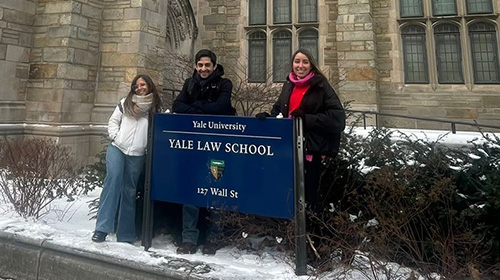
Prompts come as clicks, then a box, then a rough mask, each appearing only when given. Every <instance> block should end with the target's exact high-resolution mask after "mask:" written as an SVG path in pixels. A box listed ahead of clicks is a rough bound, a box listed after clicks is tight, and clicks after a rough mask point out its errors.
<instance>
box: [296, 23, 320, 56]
mask: <svg viewBox="0 0 500 280" xmlns="http://www.w3.org/2000/svg"><path fill="white" fill-rule="evenodd" d="M299 48H301V49H306V50H308V51H309V52H311V54H312V56H313V57H314V60H316V62H317V61H318V32H317V31H316V30H312V29H308V30H304V31H302V32H300V33H299Z"/></svg>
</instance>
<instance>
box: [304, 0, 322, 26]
mask: <svg viewBox="0 0 500 280" xmlns="http://www.w3.org/2000/svg"><path fill="white" fill-rule="evenodd" d="M316 1H317V0H299V22H312V21H317V20H318V5H317V4H316Z"/></svg>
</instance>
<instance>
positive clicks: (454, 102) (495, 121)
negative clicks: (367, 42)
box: [372, 0, 500, 130]
mask: <svg viewBox="0 0 500 280" xmlns="http://www.w3.org/2000/svg"><path fill="white" fill-rule="evenodd" d="M498 8H500V7H497V9H498ZM372 9H373V15H374V24H375V31H376V49H377V59H376V65H377V69H378V73H379V78H378V79H379V84H380V101H379V111H380V112H382V113H392V114H399V115H405V116H414V117H426V118H438V119H446V120H454V121H466V122H470V123H472V122H474V121H477V122H479V123H481V124H490V125H497V126H498V125H499V123H500V122H499V120H500V85H478V84H476V85H473V84H467V83H466V84H461V85H460V84H456V85H446V84H432V83H431V84H420V85H417V84H405V83H404V71H403V54H402V47H401V38H400V34H399V30H398V29H399V23H398V12H397V8H396V1H395V0H373V4H372ZM497 21H498V18H497ZM499 26H500V25H499ZM497 28H499V27H497ZM465 36H467V35H465ZM381 123H383V124H386V125H388V126H391V127H408V128H423V129H446V130H449V129H450V124H447V123H436V122H429V121H415V120H409V119H403V118H393V117H391V118H381ZM457 129H462V130H471V129H472V130H474V129H475V128H474V127H470V126H457Z"/></svg>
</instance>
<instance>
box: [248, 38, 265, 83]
mask: <svg viewBox="0 0 500 280" xmlns="http://www.w3.org/2000/svg"><path fill="white" fill-rule="evenodd" d="M248 81H249V82H261V83H262V82H265V81H266V34H265V33H264V32H255V33H252V34H250V36H249V38H248Z"/></svg>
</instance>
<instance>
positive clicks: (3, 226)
mask: <svg viewBox="0 0 500 280" xmlns="http://www.w3.org/2000/svg"><path fill="white" fill-rule="evenodd" d="M369 131H370V129H367V130H364V129H362V128H360V129H356V133H357V134H359V135H362V136H366V135H368V133H369ZM400 131H401V132H403V133H405V134H407V135H411V134H413V135H414V137H417V138H420V139H427V140H428V141H436V140H437V139H438V138H440V137H442V136H443V135H444V134H447V135H446V136H444V137H442V139H441V140H442V142H444V143H447V144H450V145H457V146H463V145H466V144H467V143H468V141H471V140H473V139H474V138H481V135H480V134H479V133H474V132H457V134H451V133H448V132H447V131H419V130H400ZM395 137H396V136H395ZM100 190H101V189H100V188H99V189H97V190H96V191H94V192H92V193H90V194H89V195H86V196H80V197H76V199H75V201H72V202H68V201H67V200H66V199H58V200H56V201H54V202H53V203H52V204H51V205H50V206H49V207H50V210H49V213H48V214H47V215H46V216H44V217H42V218H41V219H39V220H38V221H34V220H33V219H24V218H21V217H19V215H17V214H16V213H15V211H14V210H13V208H12V206H11V205H9V204H8V203H7V202H6V201H4V200H3V197H2V196H1V193H0V231H3V232H9V233H15V234H17V235H19V236H25V237H28V238H33V239H36V240H39V241H42V240H50V241H51V242H53V243H56V244H58V245H61V246H67V247H71V248H75V249H79V250H83V251H90V252H94V253H99V254H104V255H108V256H114V257H116V258H120V259H126V260H131V261H133V262H137V263H143V264H146V265H151V266H155V265H158V266H160V265H165V264H167V265H168V262H170V261H172V260H176V259H180V258H182V259H186V260H188V261H191V262H195V263H200V266H205V267H208V268H207V269H208V270H209V271H210V272H208V273H207V274H206V275H207V276H209V277H214V278H219V279H253V280H258V279H266V280H272V279H299V280H300V279H304V280H305V279H310V278H311V277H310V276H296V275H295V272H294V271H295V263H294V260H293V259H291V258H289V257H287V256H286V255H285V254H284V253H283V252H278V251H275V250H273V249H267V250H266V251H263V252H260V253H256V252H248V251H242V250H239V249H236V248H234V247H225V248H222V249H220V250H219V251H217V254H216V255H215V256H206V255H202V254H201V253H200V252H197V253H196V254H193V255H178V254H176V252H175V250H176V247H175V246H174V244H173V243H172V238H171V236H168V235H166V236H165V235H163V236H159V237H155V238H154V239H153V244H152V247H151V248H150V250H149V251H148V252H146V251H144V248H143V247H142V246H141V245H140V241H137V242H136V243H135V244H133V245H131V244H127V243H118V242H116V241H115V239H114V237H113V236H109V237H108V238H107V241H106V242H104V243H94V242H92V241H91V240H90V238H91V235H92V232H93V230H94V226H95V220H89V216H88V212H89V209H88V203H89V202H90V201H92V200H93V199H95V198H96V197H97V196H99V194H100ZM180 269H181V270H182V269H183V268H182V267H181V268H180ZM202 269H203V268H202ZM384 269H385V270H386V271H387V270H390V272H389V273H388V275H390V276H389V277H390V279H408V278H410V273H411V271H410V270H409V269H407V268H404V267H401V266H399V265H397V264H393V263H388V264H386V265H385V267H384ZM380 271H382V270H380ZM388 275H386V274H385V273H383V272H374V271H372V268H371V266H370V263H369V262H368V259H367V258H366V257H365V256H363V255H362V254H360V255H359V256H357V258H356V259H355V262H354V268H352V267H351V268H345V267H342V266H340V265H337V266H334V269H333V270H332V271H330V272H327V273H324V274H322V275H321V276H319V277H318V278H319V279H351V280H365V279H380V280H383V279H388ZM436 278H439V277H437V276H436ZM419 279H424V278H423V277H420V278H419Z"/></svg>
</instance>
